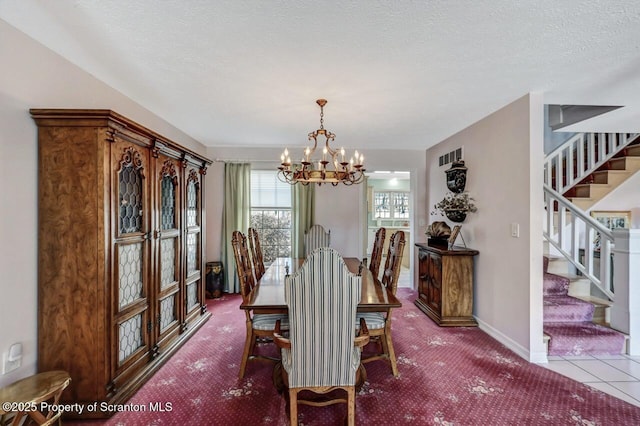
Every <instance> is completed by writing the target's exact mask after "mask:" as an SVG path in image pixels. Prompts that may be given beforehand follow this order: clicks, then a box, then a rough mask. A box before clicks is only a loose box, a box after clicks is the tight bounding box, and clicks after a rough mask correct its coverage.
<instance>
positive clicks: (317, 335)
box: [282, 247, 362, 388]
mask: <svg viewBox="0 0 640 426" xmlns="http://www.w3.org/2000/svg"><path fill="white" fill-rule="evenodd" d="M284 290H285V299H286V301H287V306H288V308H289V339H290V340H291V349H283V350H282V363H283V367H284V368H285V369H286V370H287V372H288V377H289V386H290V387H291V388H298V387H317V386H353V385H354V384H355V379H356V370H357V369H358V366H359V365H360V348H358V347H355V346H354V337H355V329H356V308H357V306H358V303H359V302H360V296H361V292H362V277H360V276H358V275H355V274H352V273H351V272H349V269H348V268H347V265H346V264H345V263H344V260H343V259H342V257H341V256H340V254H339V253H338V252H337V251H335V250H333V249H331V248H329V247H323V248H318V249H316V250H315V251H314V252H313V253H311V255H310V256H309V257H308V258H307V259H306V261H305V262H304V264H303V265H302V266H301V267H300V269H299V270H298V271H297V272H296V273H295V274H294V275H291V276H287V277H286V278H285V287H284Z"/></svg>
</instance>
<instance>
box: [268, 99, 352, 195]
mask: <svg viewBox="0 0 640 426" xmlns="http://www.w3.org/2000/svg"><path fill="white" fill-rule="evenodd" d="M316 103H317V104H318V105H320V128H319V129H318V130H315V131H313V132H311V133H309V141H310V142H311V141H313V148H309V147H306V148H305V149H304V152H303V156H302V159H301V160H300V163H299V164H293V163H292V162H291V157H290V156H289V150H287V149H286V148H285V150H284V152H283V153H282V155H281V156H280V161H281V164H280V166H279V167H278V170H279V172H278V178H279V179H280V180H281V181H283V182H287V183H289V184H291V185H294V184H296V183H301V184H302V185H309V184H310V183H317V184H318V185H322V184H323V183H330V184H331V185H333V186H337V185H338V184H339V183H343V184H345V185H353V184H358V183H362V182H364V172H365V169H364V155H362V154H359V153H358V151H356V152H355V153H354V155H353V157H351V159H350V160H349V161H346V160H345V151H344V148H340V150H339V151H338V150H334V149H332V148H331V146H329V143H330V142H333V141H334V140H335V138H336V135H335V134H334V133H331V132H330V131H328V130H326V129H325V128H324V106H325V105H326V104H327V100H326V99H318V100H317V101H316ZM318 136H324V138H325V141H324V147H323V148H322V158H321V159H320V158H318V159H314V158H313V154H314V153H315V151H316V148H317V147H318ZM320 143H322V141H321V142H320Z"/></svg>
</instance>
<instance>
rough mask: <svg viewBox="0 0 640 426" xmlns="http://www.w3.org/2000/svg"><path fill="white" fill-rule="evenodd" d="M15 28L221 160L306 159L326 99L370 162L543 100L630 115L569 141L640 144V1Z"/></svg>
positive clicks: (188, 11) (203, 2)
mask: <svg viewBox="0 0 640 426" xmlns="http://www.w3.org/2000/svg"><path fill="white" fill-rule="evenodd" d="M0 18H1V19H4V20H5V21H7V22H8V23H9V24H11V25H13V26H14V27H16V28H18V29H19V30H21V31H23V32H25V33H26V34H28V35H30V36H31V37H33V38H34V39H36V40H38V41H40V42H41V43H42V44H44V45H46V46H47V47H49V48H50V49H52V50H54V51H56V52H58V53H59V54H61V55H62V56H64V57H65V58H67V59H68V60H69V61H71V62H73V63H75V64H77V65H78V66H79V67H81V68H83V69H85V70H86V71H88V72H89V73H91V74H92V75H94V76H96V77H97V78H99V79H101V80H103V81H104V82H106V83H107V84H109V85H110V86H112V87H114V88H115V89H117V90H119V91H121V92H122V93H124V94H125V95H127V96H129V97H130V98H131V99H133V100H134V101H136V102H138V103H139V104H141V105H143V106H144V107H146V108H147V109H149V110H150V111H152V112H154V113H155V114H157V115H159V116H160V117H162V118H164V119H165V120H167V121H168V122H170V123H171V124H173V125H174V126H176V127H178V128H180V129H181V130H183V131H184V132H186V133H188V134H189V135H191V136H193V137H194V138H196V139H197V140H199V141H200V142H202V143H203V144H205V145H208V146H278V147H280V146H283V145H288V146H295V145H298V146H304V145H305V144H306V135H307V133H309V132H310V131H312V130H314V129H316V128H317V127H318V125H319V108H318V107H317V105H316V104H315V100H316V99H317V98H320V97H323V98H327V99H328V100H329V103H328V104H327V106H326V107H325V127H326V128H327V129H329V130H331V131H333V132H334V133H336V134H337V138H336V144H337V145H338V146H340V145H344V146H345V147H349V148H353V147H355V148H362V149H364V150H365V151H366V150H367V149H373V148H390V147H391V148H398V149H414V148H419V149H423V148H426V147H428V146H430V145H433V144H435V143H437V142H439V141H440V140H442V139H443V138H446V137H448V136H450V135H452V134H454V133H456V132H457V131H459V130H461V129H463V128H464V127H466V126H468V125H470V124H472V123H473V122H475V121H477V120H479V119H481V118H482V117H484V116H486V115H488V114H490V113H491V112H493V111H495V110H496V109H498V108H500V107H502V106H504V105H505V104H507V103H509V102H511V101H513V100H515V99H517V98H519V97H521V96H523V95H524V94H526V93H527V92H529V91H538V92H542V93H543V94H544V101H545V103H548V104H570V105H582V104H585V105H623V106H625V107H624V108H621V109H619V110H616V111H614V112H612V113H609V114H605V115H604V116H600V117H596V118H594V119H591V120H588V121H586V122H583V123H581V124H578V125H574V126H572V127H571V128H569V129H567V130H583V128H584V127H589V128H588V129H586V128H584V130H595V131H640V72H638V70H640V1H638V0H627V1H624V0H620V1H613V0H602V1H593V0H592V1H586V0H582V1H580V0H564V1H557V0H537V1H533V0H532V1H526V0H521V1H513V0H473V1H462V0H459V1H445V0H440V1H427V0H425V1H372V0H367V1H351V2H346V1H293V0H292V1H264V0H215V1H210V0H200V1H198V0H163V1H160V0H136V1H131V0H110V1H104V0H75V1H72V0H56V1H48V0H40V1H36V0H3V1H0ZM105 107H106V108H109V107H110V106H109V105H105ZM581 126H582V128H581Z"/></svg>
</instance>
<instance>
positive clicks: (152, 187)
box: [30, 109, 211, 417]
mask: <svg viewBox="0 0 640 426" xmlns="http://www.w3.org/2000/svg"><path fill="white" fill-rule="evenodd" d="M30 112H31V116H32V117H33V119H34V121H35V122H36V124H37V126H38V164H39V170H38V210H39V211H38V370H39V371H48V370H65V371H68V372H69V374H70V375H71V379H72V380H71V384H70V385H69V387H68V388H67V389H66V390H65V392H64V393H63V396H62V399H61V401H60V402H61V403H65V404H66V403H81V404H89V403H95V402H106V403H108V404H110V405H113V404H122V403H124V402H126V401H127V399H128V398H129V397H131V396H132V395H133V393H134V392H135V391H136V390H137V389H138V388H139V387H140V386H141V385H142V384H143V383H144V382H145V381H146V380H147V378H149V377H150V376H151V375H152V374H153V373H154V372H155V371H156V370H157V369H158V368H159V367H160V365H162V364H163V363H164V362H165V361H166V360H167V359H168V358H169V357H171V356H172V355H173V353H175V351H176V350H177V349H178V348H179V347H180V346H181V345H182V344H183V343H184V342H185V341H186V340H187V339H188V338H189V337H191V336H192V335H193V333H195V331H197V330H198V329H199V327H200V326H202V324H204V322H205V321H206V320H208V319H209V317H210V315H211V314H210V313H208V312H206V305H205V285H204V283H205V274H204V268H203V267H202V265H203V264H204V262H203V255H204V253H203V245H202V235H204V229H205V228H204V227H205V223H204V218H205V212H204V200H203V198H202V194H204V183H205V182H204V177H203V176H204V172H203V171H204V170H205V169H206V167H207V165H208V164H210V163H211V161H210V160H208V159H207V158H205V157H203V156H201V155H199V154H197V153H195V152H192V151H190V150H189V149H186V148H184V147H182V146H181V145H179V144H177V143H175V142H172V141H170V140H168V139H166V138H164V137H162V136H161V135H159V134H157V133H155V132H153V131H151V130H149V129H147V128H146V127H144V126H141V125H140V124H138V123H136V122H134V121H132V120H129V119H128V118H126V117H123V116H121V115H119V114H117V113H115V112H113V111H110V110H56V109H32V110H30ZM153 176H155V177H156V178H150V179H148V178H146V177H153ZM192 186H193V187H194V188H191V187H192ZM190 224H195V226H193V225H191V226H190ZM187 266H189V268H187ZM187 271H189V273H187ZM203 306H204V307H205V309H203V308H202V307H203ZM98 407H100V404H98ZM113 414H114V413H113V412H100V410H98V411H96V412H86V411H85V412H84V413H83V416H89V417H109V416H111V415H113Z"/></svg>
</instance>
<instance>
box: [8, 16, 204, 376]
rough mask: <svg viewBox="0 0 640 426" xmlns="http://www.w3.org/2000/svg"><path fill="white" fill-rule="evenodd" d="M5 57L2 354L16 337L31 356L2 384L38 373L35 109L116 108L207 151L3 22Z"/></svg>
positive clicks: (180, 140) (130, 116) (201, 150)
mask: <svg viewBox="0 0 640 426" xmlns="http://www.w3.org/2000/svg"><path fill="white" fill-rule="evenodd" d="M0 56H1V57H2V58H4V60H3V61H2V66H0V178H1V182H2V191H0V192H1V195H0V196H1V197H2V198H1V199H0V201H1V202H0V217H1V218H2V219H1V221H0V240H1V241H2V244H0V247H1V250H2V251H1V252H0V276H1V277H2V279H1V281H0V294H1V296H0V324H1V325H2V327H0V356H1V355H2V354H4V353H6V352H7V351H8V349H9V346H10V345H11V344H12V343H16V342H22V344H23V354H24V355H23V356H24V357H23V364H22V367H20V368H19V369H18V370H16V371H14V372H11V373H9V374H6V375H0V387H1V386H4V385H6V384H8V383H11V382H13V381H15V380H17V379H19V378H21V377H24V376H27V375H30V374H32V373H34V372H35V371H36V359H37V358H36V356H37V354H36V350H37V340H36V339H37V311H36V309H37V269H38V265H37V261H36V257H37V156H38V153H37V140H36V137H37V129H36V126H35V123H34V121H33V120H32V119H31V117H30V115H29V108H100V109H103V108H104V109H112V110H114V111H116V112H118V113H120V114H122V115H124V116H127V117H129V118H131V119H133V120H135V121H137V122H139V123H140V124H142V125H144V126H146V127H148V128H150V129H153V130H154V131H156V132H158V133H159V134H161V135H163V136H166V137H167V138H169V139H172V140H174V141H176V142H179V143H181V144H182V145H184V146H185V147H187V148H190V149H191V150H193V151H196V152H198V153H200V154H204V152H205V149H204V147H203V146H202V145H201V144H199V143H198V142H197V141H195V140H194V139H192V138H190V137H189V136H187V135H186V134H184V133H182V132H180V131H179V130H177V129H175V128H174V127H172V126H170V125H169V124H168V123H167V122H166V121H164V120H162V119H160V118H159V117H157V116H155V115H153V114H152V113H151V112H149V111H147V110H145V109H144V108H142V107H140V106H139V105H138V104H136V103H135V102H133V101H132V100H131V99H129V98H127V97H125V96H124V95H122V94H121V93H119V92H117V91H116V90H114V89H112V88H110V87H108V86H106V85H105V84H104V83H102V82H100V81H98V80H96V79H95V78H93V77H92V76H91V75H89V74H87V73H85V72H84V71H82V70H80V69H79V68H77V67H76V66H74V65H72V64H71V63H69V62H68V61H66V60H65V59H63V58H61V57H60V56H58V55H57V54H55V53H53V52H52V51H50V50H48V49H46V48H45V47H43V46H42V45H40V44H38V43H36V42H34V41H33V40H32V39H30V38H28V37H27V36H25V35H24V34H22V33H20V32H19V31H17V30H15V29H14V28H13V27H11V26H10V25H8V24H7V23H6V22H4V21H2V20H0ZM0 359H1V358H0Z"/></svg>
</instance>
